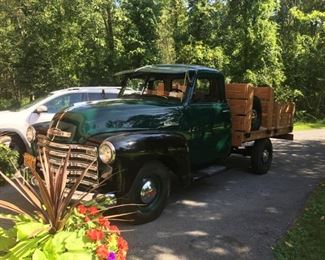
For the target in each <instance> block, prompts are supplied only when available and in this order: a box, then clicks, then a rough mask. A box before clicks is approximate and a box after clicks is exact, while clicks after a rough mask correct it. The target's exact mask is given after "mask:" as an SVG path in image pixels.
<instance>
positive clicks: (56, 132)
mask: <svg viewBox="0 0 325 260" xmlns="http://www.w3.org/2000/svg"><path fill="white" fill-rule="evenodd" d="M49 135H52V136H59V137H65V138H69V137H71V133H70V132H64V131H62V130H61V129H59V128H49V129H48V130H47V136H49Z"/></svg>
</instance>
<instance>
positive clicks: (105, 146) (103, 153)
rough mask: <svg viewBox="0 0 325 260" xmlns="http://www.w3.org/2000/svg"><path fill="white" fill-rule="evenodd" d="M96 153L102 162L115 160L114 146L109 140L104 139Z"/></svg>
mask: <svg viewBox="0 0 325 260" xmlns="http://www.w3.org/2000/svg"><path fill="white" fill-rule="evenodd" d="M98 154H99V158H100V159H101V160H102V162H103V163H111V162H113V161H114V160H115V147H114V146H113V144H112V143H111V142H108V141H104V142H102V143H101V145H100V146H99V150H98Z"/></svg>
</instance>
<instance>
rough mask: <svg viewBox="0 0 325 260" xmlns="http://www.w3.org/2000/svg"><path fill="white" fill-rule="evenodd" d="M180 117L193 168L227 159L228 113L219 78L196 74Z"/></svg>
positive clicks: (229, 143)
mask: <svg viewBox="0 0 325 260" xmlns="http://www.w3.org/2000/svg"><path fill="white" fill-rule="evenodd" d="M184 116H185V121H186V122H187V125H188V130H189V150H190V157H191V158H190V159H191V162H192V164H193V165H200V164H205V163H210V162H213V161H214V160H215V159H217V158H222V157H225V156H227V155H228V153H229V152H230V148H231V140H230V138H231V134H230V133H231V128H230V127H231V125H230V111H229V107H228V105H227V102H226V100H225V93H224V79H223V76H222V75H221V74H220V76H219V74H215V73H205V74H202V73H201V74H198V76H197V79H196V81H195V83H194V86H193V90H192V97H191V98H190V101H189V104H188V107H187V109H185V114H184Z"/></svg>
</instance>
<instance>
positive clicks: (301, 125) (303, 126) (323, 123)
mask: <svg viewBox="0 0 325 260" xmlns="http://www.w3.org/2000/svg"><path fill="white" fill-rule="evenodd" d="M305 120H306V121H307V122H308V123H306V121H297V122H296V123H295V124H294V130H295V131H303V130H304V131H305V130H311V129H319V128H325V120H318V121H315V118H312V119H311V118H306V119H305ZM310 121H314V122H313V123H311V122H310Z"/></svg>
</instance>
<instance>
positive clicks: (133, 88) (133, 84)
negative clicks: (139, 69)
mask: <svg viewBox="0 0 325 260" xmlns="http://www.w3.org/2000/svg"><path fill="white" fill-rule="evenodd" d="M188 82H189V80H188V74H185V73H184V74H179V75H178V74H177V75H169V74H168V75H167V74H157V75H155V74H147V75H140V76H138V75H137V76H127V77H126V78H125V79H124V81H123V84H122V86H123V88H122V90H121V92H120V97H121V98H123V97H131V98H134V97H138V96H141V98H161V99H166V100H172V101H177V102H182V101H183V99H184V98H185V94H186V93H187V92H186V91H187V86H188V85H189V83H188Z"/></svg>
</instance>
